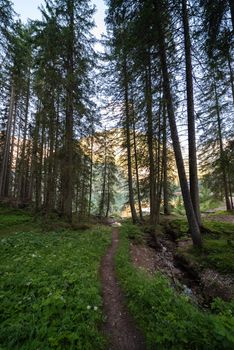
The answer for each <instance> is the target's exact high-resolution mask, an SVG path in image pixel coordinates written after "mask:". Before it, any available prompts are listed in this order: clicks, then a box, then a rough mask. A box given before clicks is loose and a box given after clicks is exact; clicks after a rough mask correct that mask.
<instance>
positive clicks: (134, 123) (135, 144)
mask: <svg viewBox="0 0 234 350" xmlns="http://www.w3.org/2000/svg"><path fill="white" fill-rule="evenodd" d="M132 117H133V118H132V119H133V120H132V124H133V147H134V160H135V171H136V185H137V200H138V209H139V215H140V219H141V221H143V220H144V219H143V215H142V206H141V192H140V182H139V169H138V156H137V143H136V120H135V111H134V101H133V97H132Z"/></svg>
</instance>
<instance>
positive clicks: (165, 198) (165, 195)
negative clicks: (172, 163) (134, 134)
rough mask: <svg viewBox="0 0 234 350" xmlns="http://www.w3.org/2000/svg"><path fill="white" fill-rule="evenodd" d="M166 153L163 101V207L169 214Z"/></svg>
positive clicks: (165, 212)
mask: <svg viewBox="0 0 234 350" xmlns="http://www.w3.org/2000/svg"><path fill="white" fill-rule="evenodd" d="M167 163H168V155H167V115H166V106H165V103H164V102H163V152H162V167H163V207H164V214H165V215H170V209H169V195H168V176H167V169H168V164H167Z"/></svg>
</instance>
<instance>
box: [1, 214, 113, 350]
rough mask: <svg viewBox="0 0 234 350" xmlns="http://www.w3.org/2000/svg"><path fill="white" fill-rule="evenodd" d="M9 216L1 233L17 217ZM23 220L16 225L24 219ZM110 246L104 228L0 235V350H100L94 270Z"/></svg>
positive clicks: (97, 284)
mask: <svg viewBox="0 0 234 350" xmlns="http://www.w3.org/2000/svg"><path fill="white" fill-rule="evenodd" d="M10 216H11V220H10V222H9V221H8V224H7V223H6V222H3V221H1V223H2V224H4V230H5V229H8V230H9V226H11V223H13V222H14V225H15V223H16V221H17V220H18V219H19V218H18V215H17V214H12V215H10ZM22 217H23V218H21V219H19V221H17V222H18V223H19V222H20V223H23V222H24V219H25V220H26V216H25V217H24V216H22ZM7 226H8V227H7ZM31 228H32V224H31ZM19 231H21V230H20V225H19ZM110 242H111V235H110V229H109V228H104V227H97V228H95V229H92V230H88V231H85V232H77V231H76V232H72V231H64V232H60V233H53V232H51V233H39V232H23V231H21V232H18V233H16V234H14V235H12V234H11V235H10V234H5V235H4V237H3V238H1V240H0V243H1V245H0V254H1V266H0V270H1V292H0V301H1V303H0V304H1V306H0V315H1V316H0V319H1V326H0V349H1V350H11V349H14V350H17V349H20V350H49V349H58V350H59V349H69V350H72V349H82V350H83V349H87V350H89V349H90V350H91V349H94V348H95V349H103V348H105V346H106V340H105V338H104V337H103V335H102V334H101V332H100V331H99V325H100V324H101V322H102V320H103V314H102V310H101V307H102V298H101V294H100V281H99V272H98V270H99V266H100V259H101V257H102V256H103V255H104V253H105V251H106V249H107V246H108V245H109V244H110Z"/></svg>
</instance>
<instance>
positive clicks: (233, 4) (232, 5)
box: [229, 0, 234, 32]
mask: <svg viewBox="0 0 234 350" xmlns="http://www.w3.org/2000/svg"><path fill="white" fill-rule="evenodd" d="M229 6H230V12H231V17H232V31H233V32H234V1H233V0H229Z"/></svg>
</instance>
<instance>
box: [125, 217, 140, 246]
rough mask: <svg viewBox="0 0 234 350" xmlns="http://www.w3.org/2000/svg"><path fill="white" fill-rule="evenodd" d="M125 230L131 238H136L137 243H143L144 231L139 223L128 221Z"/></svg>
mask: <svg viewBox="0 0 234 350" xmlns="http://www.w3.org/2000/svg"><path fill="white" fill-rule="evenodd" d="M124 230H125V234H126V235H127V237H128V238H129V239H131V240H134V241H135V243H138V244H140V243H143V241H144V233H143V231H142V230H141V228H140V227H139V226H137V225H134V224H133V223H132V222H129V221H126V222H125V223H124Z"/></svg>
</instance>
